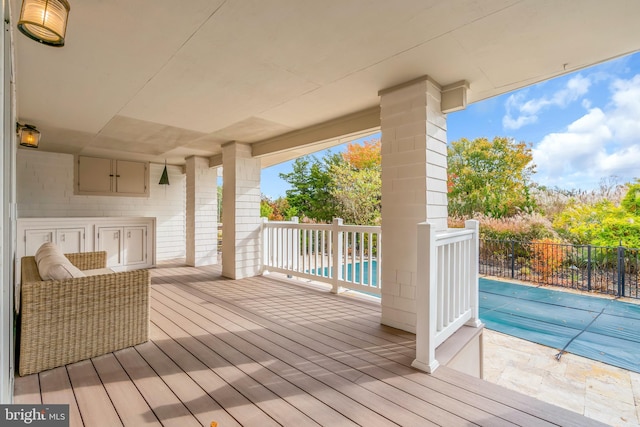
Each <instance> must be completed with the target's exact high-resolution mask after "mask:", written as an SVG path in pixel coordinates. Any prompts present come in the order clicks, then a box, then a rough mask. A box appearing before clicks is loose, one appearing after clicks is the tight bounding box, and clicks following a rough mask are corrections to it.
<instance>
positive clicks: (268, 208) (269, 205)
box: [260, 195, 298, 221]
mask: <svg viewBox="0 0 640 427" xmlns="http://www.w3.org/2000/svg"><path fill="white" fill-rule="evenodd" d="M297 215H298V212H297V210H296V209H295V208H293V207H291V206H289V201H288V200H287V199H286V198H285V197H278V198H277V199H275V200H271V199H270V198H269V197H267V196H265V195H262V196H261V198H260V216H261V217H265V218H267V219H268V220H269V221H288V220H290V219H291V218H292V217H294V216H297Z"/></svg>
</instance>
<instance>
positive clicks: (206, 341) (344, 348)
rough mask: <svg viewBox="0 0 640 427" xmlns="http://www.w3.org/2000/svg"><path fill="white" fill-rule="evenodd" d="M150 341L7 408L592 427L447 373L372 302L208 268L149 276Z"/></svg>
mask: <svg viewBox="0 0 640 427" xmlns="http://www.w3.org/2000/svg"><path fill="white" fill-rule="evenodd" d="M152 276H153V278H152V292H151V296H152V301H151V307H152V314H151V322H152V325H151V331H152V332H151V335H152V339H151V341H149V342H147V343H144V344H141V345H138V346H136V347H135V348H129V349H125V350H121V351H117V352H115V353H110V354H107V355H104V356H100V357H96V358H93V359H92V360H87V361H83V362H79V363H74V364H71V365H67V366H65V367H61V368H56V369H53V370H50V371H46V372H42V373H40V374H34V375H30V376H26V377H21V378H20V377H16V383H15V399H14V402H15V403H50V404H54V403H68V404H69V405H70V418H71V425H72V426H81V425H85V426H89V427H94V426H118V425H126V426H135V427H138V426H145V425H157V426H160V425H162V426H180V427H185V426H200V425H203V426H209V425H210V424H211V422H212V421H216V422H217V423H218V425H219V426H225V427H226V426H239V425H243V426H260V427H264V426H276V425H283V426H295V427H299V426H308V425H313V426H318V425H321V426H340V427H341V426H351V425H363V426H384V425H404V426H429V425H443V426H462V425H465V426H466V425H485V426H502V425H522V426H548V425H575V426H589V425H600V424H598V423H596V422H595V421H593V420H590V419H588V418H584V417H582V416H580V415H577V414H575V413H573V412H569V411H567V410H564V409H561V408H558V407H555V406H551V405H549V404H546V403H543V402H541V401H538V400H535V399H532V398H530V397H527V396H524V395H521V394H518V393H515V392H513V391H507V390H506V389H503V388H501V387H499V386H496V385H494V384H490V383H488V382H485V381H482V380H479V379H474V378H471V377H468V376H466V375H464V374H461V373H458V372H456V371H453V370H451V369H448V368H446V367H441V368H439V369H438V371H436V374H435V375H432V376H429V375H426V374H424V373H421V372H419V371H416V370H414V369H413V368H411V367H410V364H411V362H412V360H413V358H414V356H415V337H414V336H413V335H412V334H408V333H405V332H402V331H399V330H396V329H393V328H388V327H385V326H381V325H380V323H379V319H380V309H379V306H378V305H376V304H373V303H368V302H365V301H358V300H354V299H353V298H349V297H344V296H336V295H332V294H329V293H325V292H320V291H315V290H310V289H307V288H305V287H301V286H296V285H292V284H291V283H288V282H287V281H284V280H280V279H278V278H274V277H257V278H250V279H244V280H237V281H236V280H227V279H223V278H221V277H220V273H219V269H218V268H216V267H206V268H189V267H176V266H163V267H160V268H157V269H154V270H153V271H152Z"/></svg>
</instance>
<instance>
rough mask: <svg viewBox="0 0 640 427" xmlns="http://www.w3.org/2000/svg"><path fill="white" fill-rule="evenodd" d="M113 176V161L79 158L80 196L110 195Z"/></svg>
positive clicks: (78, 183) (78, 182)
mask: <svg viewBox="0 0 640 427" xmlns="http://www.w3.org/2000/svg"><path fill="white" fill-rule="evenodd" d="M112 176H113V172H112V170H111V159H101V158H98V157H86V156H79V157H78V176H77V179H78V181H77V185H78V194H82V193H110V192H111V182H112Z"/></svg>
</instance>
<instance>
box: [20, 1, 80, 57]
mask: <svg viewBox="0 0 640 427" xmlns="http://www.w3.org/2000/svg"><path fill="white" fill-rule="evenodd" d="M70 9H71V8H70V6H69V3H68V2H67V0H23V2H22V10H21V11H20V20H19V21H18V29H19V30H20V32H21V33H22V34H24V35H25V36H27V37H29V38H30V39H33V40H35V41H37V42H40V43H42V44H45V45H47V46H56V47H62V46H64V37H65V34H66V32H67V18H68V17H69V10H70Z"/></svg>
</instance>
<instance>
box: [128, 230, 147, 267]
mask: <svg viewBox="0 0 640 427" xmlns="http://www.w3.org/2000/svg"><path fill="white" fill-rule="evenodd" d="M123 240H124V264H125V265H126V266H127V267H128V266H132V265H137V264H145V263H146V262H147V226H146V225H138V226H130V227H124V239H123Z"/></svg>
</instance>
